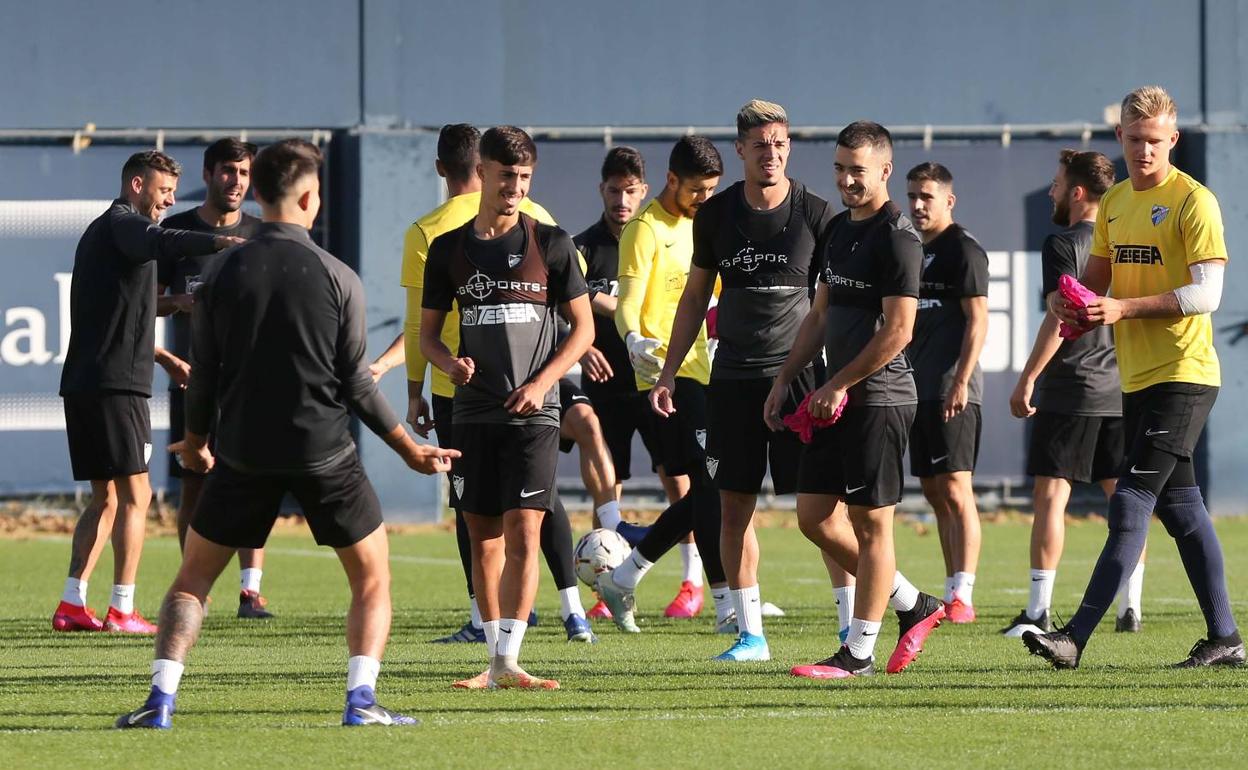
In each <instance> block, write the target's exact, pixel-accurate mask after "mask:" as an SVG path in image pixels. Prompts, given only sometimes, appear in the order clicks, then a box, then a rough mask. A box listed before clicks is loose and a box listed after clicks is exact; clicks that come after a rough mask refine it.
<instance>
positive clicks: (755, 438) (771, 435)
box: [706, 369, 814, 495]
mask: <svg viewBox="0 0 1248 770" xmlns="http://www.w3.org/2000/svg"><path fill="white" fill-rule="evenodd" d="M773 381H774V378H772V377H759V378H754V379H749V380H725V379H716V380H712V381H711V384H710V387H709V388H708V390H707V396H708V399H707V400H708V404H709V409H710V418H711V421H710V428H709V429H708V431H707V438H706V471H707V473H708V474H710V477H711V479H712V480H713V481H714V482H715V484H716V485H717V486H718V487H719V488H720V489H723V490H727V491H729V492H742V493H744V494H749V495H757V494H758V492H759V490H760V489H761V488H762V485H763V476H764V475H765V474H766V473H767V470H768V468H769V467H770V470H771V483H772V486H773V487H774V488H775V492H776V494H778V495H790V494H793V492H795V491H796V490H797V465H798V462H799V461H800V460H801V456H802V442H801V440H800V439H798V437H797V434H796V433H794V432H793V431H791V430H787V429H786V430H783V431H780V432H775V431H773V430H771V428H768V427H767V423H765V422H763V404H765V403H766V402H767V394H769V393H770V392H771V385H772V382H773ZM813 386H814V372H813V370H809V369H808V370H806V371H805V372H803V373H802V376H800V377H798V378H796V379H795V380H794V381H793V384H792V385H791V386H790V387H789V397H788V399H787V400H786V401H785V403H784V407H782V409H781V412H780V413H781V415H782V416H784V415H789V414H792V413H793V411H794V410H796V409H797V405H798V404H800V403H801V401H802V399H803V398H805V397H806V394H807V393H809V392H810V391H811V389H812V388H813Z"/></svg>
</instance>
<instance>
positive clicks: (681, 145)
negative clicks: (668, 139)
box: [667, 135, 724, 179]
mask: <svg viewBox="0 0 1248 770" xmlns="http://www.w3.org/2000/svg"><path fill="white" fill-rule="evenodd" d="M667 170H668V171H671V172H672V173H673V174H675V175H676V177H677V178H678V179H695V178H702V177H708V176H723V175H724V161H723V159H721V158H720V157H719V150H717V149H715V143H714V142H712V141H711V140H710V139H707V138H706V137H705V136H694V135H690V136H682V137H681V138H679V139H677V140H676V144H675V145H674V146H673V147H672V154H671V157H669V158H668V161H667Z"/></svg>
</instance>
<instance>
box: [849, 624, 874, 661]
mask: <svg viewBox="0 0 1248 770" xmlns="http://www.w3.org/2000/svg"><path fill="white" fill-rule="evenodd" d="M879 636H880V623H879V621H871V620H862V619H861V618H854V619H853V620H851V621H850V622H849V638H848V639H846V640H845V644H846V645H848V646H849V654H850V655H853V656H854V657H855V658H857V659H858V660H867V659H870V658H874V657H875V640H876V639H878V638H879Z"/></svg>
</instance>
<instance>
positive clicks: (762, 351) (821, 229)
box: [650, 99, 832, 661]
mask: <svg viewBox="0 0 1248 770" xmlns="http://www.w3.org/2000/svg"><path fill="white" fill-rule="evenodd" d="M736 149H737V155H738V156H739V157H740V158H741V160H742V161H743V164H744V175H745V181H744V182H738V183H736V184H734V185H732V186H731V187H729V188H728V189H727V190H724V191H723V192H720V193H717V194H716V195H714V196H713V197H711V198H710V200H708V201H707V202H706V203H705V204H703V205H702V206H701V207H700V208H699V209H698V212H697V214H696V215H695V216H694V219H693V262H692V266H691V267H690V270H689V280H688V282H687V283H686V284H685V289H684V293H683V294H682V295H681V298H680V303H679V305H678V306H677V310H676V318H675V320H674V321H673V324H672V335H671V340H670V342H669V343H668V354H667V357H666V361H665V363H664V366H663V372H662V374H660V376H659V380H658V382H657V383H656V384H655V386H654V388H653V389H652V390H651V391H650V402H651V404H652V405H653V406H654V408H655V410H656V411H657V412H658V413H659V414H661V415H663V416H668V415H669V414H671V413H672V412H673V411H674V409H673V404H672V394H673V393H674V392H675V388H676V372H677V370H678V369H679V366H680V363H681V362H682V361H683V360H684V357H685V354H686V353H688V351H689V348H690V347H691V346H692V345H693V342H694V339H695V338H696V336H697V334H698V330H699V329H700V328H701V325H702V322H703V319H704V318H705V316H706V312H707V306H708V305H709V304H710V299H711V295H712V292H713V291H714V288H715V281H716V279H717V278H719V279H722V281H723V289H722V291H721V293H720V295H719V306H718V307H719V310H718V320H717V326H718V337H719V347H718V348H717V349H716V353H715V359H714V362H713V365H712V368H711V382H710V386H709V389H708V396H709V398H708V401H709V411H710V424H709V427H708V430H707V437H706V470H707V473H708V474H709V475H710V477H711V479H713V480H714V481H715V484H716V486H718V488H719V501H720V509H721V515H722V519H721V535H720V537H721V540H720V553H721V555H722V558H723V561H724V572H725V574H726V576H727V578H728V585H729V588H730V589H731V591H732V602H733V608H734V611H735V612H736V617H737V630H738V634H737V641H736V643H735V644H733V645H732V647H731V648H729V649H728V650H727V651H726V652H724V653H723V654H721V655H720V656H718V658H716V659H717V660H725V661H765V660H770V658H771V652H770V649H769V648H768V646H767V640H766V639H765V637H764V635H763V615H762V600H761V598H760V596H759V587H758V558H759V551H758V539H757V537H756V536H755V534H754V525H753V517H754V507H755V505H756V503H757V501H758V493H759V491H760V489H761V488H762V483H763V476H764V475H765V474H766V473H767V471H768V468H770V470H771V479H772V484H773V486H774V489H775V492H776V494H782V495H783V494H792V493H793V492H794V491H796V486H797V464H798V458H799V456H800V452H801V449H800V448H801V444H800V442H799V441H798V440H797V436H796V435H795V434H793V433H792V432H790V431H788V430H783V429H782V430H780V431H772V430H771V429H769V428H768V426H767V424H766V423H765V422H764V421H763V402H764V401H765V400H766V398H767V394H768V393H769V392H770V391H771V386H772V379H773V377H774V376H775V374H776V372H778V371H779V369H780V367H781V365H782V364H783V363H784V360H785V358H786V357H787V355H788V352H789V350H790V349H791V348H792V346H793V340H794V338H795V337H796V335H797V329H798V326H799V325H800V324H801V321H802V319H803V318H804V317H805V316H806V313H807V312H808V311H809V309H810V288H811V285H812V281H811V276H812V275H813V274H814V272H817V266H816V269H815V270H813V271H812V269H811V267H812V263H813V261H814V255H815V254H816V253H817V252H818V247H819V246H823V245H825V244H824V242H823V240H822V239H823V237H824V236H825V234H826V233H827V231H828V226H829V223H830V222H831V219H832V207H831V206H830V205H828V202H827V201H825V200H824V199H822V198H820V197H819V196H817V195H815V194H814V193H812V192H810V191H809V190H807V189H806V186H805V185H803V184H802V183H801V182H798V181H796V180H791V179H789V178H788V177H786V176H785V166H786V163H787V161H788V156H789V118H788V115H787V114H786V113H785V111H784V108H783V107H781V106H780V105H778V104H773V103H771V102H765V101H761V100H758V99H755V100H752V101H750V102H749V103H747V104H746V105H745V106H743V107H742V108H741V110H740V111H739V112H738V113H737V140H736ZM813 387H814V373H813V370H812V369H811V368H810V367H806V368H805V369H804V370H803V371H802V372H800V373H799V374H798V375H797V376H796V377H795V378H794V379H793V381H792V383H791V385H790V387H789V390H788V398H787V400H786V402H785V404H784V407H783V408H782V411H783V413H784V414H788V413H791V412H792V411H793V410H794V409H796V408H797V405H798V404H799V403H800V402H801V400H802V399H803V398H804V397H805V396H806V394H807V393H809V392H810V391H811V390H812V389H813Z"/></svg>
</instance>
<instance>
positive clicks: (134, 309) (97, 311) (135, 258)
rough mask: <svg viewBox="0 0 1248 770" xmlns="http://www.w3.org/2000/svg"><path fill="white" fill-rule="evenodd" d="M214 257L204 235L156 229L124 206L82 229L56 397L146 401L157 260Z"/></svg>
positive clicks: (153, 341) (117, 204) (125, 203)
mask: <svg viewBox="0 0 1248 770" xmlns="http://www.w3.org/2000/svg"><path fill="white" fill-rule="evenodd" d="M214 251H215V248H214V247H213V237H212V236H211V235H208V234H206V233H192V232H188V231H186V230H173V229H167V228H163V227H160V226H159V225H157V224H156V223H155V222H153V221H152V220H151V219H148V218H147V217H145V216H143V215H142V214H140V213H139V211H138V209H136V208H135V207H134V206H133V205H132V204H131V203H130V202H129V201H127V200H124V199H122V198H118V199H117V200H115V201H113V203H112V205H111V206H110V207H109V209H108V211H106V212H104V213H103V214H101V215H100V216H99V217H97V218H96V219H95V221H93V222H92V223H91V224H90V225H88V226H87V230H86V232H84V233H83V234H82V238H81V239H80V240H79V241H78V250H77V251H75V252H74V274H73V282H72V285H71V288H70V291H69V318H70V324H71V331H70V335H69V349H68V350H67V351H66V353H65V366H64V368H63V369H62V370H61V391H60V392H61V395H62V396H67V395H71V394H75V393H98V392H100V391H124V392H128V393H137V394H139V395H141V396H148V397H150V396H151V395H152V372H153V367H154V365H155V363H154V358H153V351H154V350H155V349H156V260H159V259H176V258H177V257H181V256H186V255H190V254H196V255H202V254H211V253H213V252H214Z"/></svg>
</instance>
